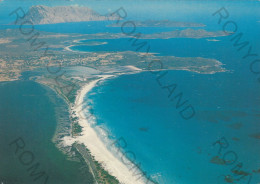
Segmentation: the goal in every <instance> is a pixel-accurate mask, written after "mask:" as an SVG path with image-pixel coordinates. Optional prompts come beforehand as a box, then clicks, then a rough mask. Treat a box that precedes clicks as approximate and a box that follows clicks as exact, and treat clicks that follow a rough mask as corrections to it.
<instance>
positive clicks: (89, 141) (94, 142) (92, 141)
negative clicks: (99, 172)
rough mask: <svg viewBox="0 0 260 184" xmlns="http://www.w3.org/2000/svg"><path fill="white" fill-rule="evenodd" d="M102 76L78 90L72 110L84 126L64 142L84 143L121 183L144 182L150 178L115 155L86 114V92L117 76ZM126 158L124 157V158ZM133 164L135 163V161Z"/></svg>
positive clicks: (104, 167)
mask: <svg viewBox="0 0 260 184" xmlns="http://www.w3.org/2000/svg"><path fill="white" fill-rule="evenodd" d="M100 76H101V78H100V79H97V80H94V81H91V82H89V83H88V84H86V85H85V86H83V87H82V88H81V89H80V90H79V91H78V93H77V96H76V101H75V104H74V105H73V106H72V107H70V111H71V112H75V115H74V117H77V118H78V124H79V125H80V126H81V127H82V132H81V135H79V136H76V137H64V138H63V142H64V144H65V145H72V144H73V143H81V144H84V146H85V147H86V148H87V149H89V150H90V153H91V155H92V156H93V157H94V158H95V160H96V161H97V162H98V163H100V164H101V165H102V167H103V169H104V170H106V171H107V172H108V173H109V174H110V175H112V176H114V177H116V178H117V179H118V180H119V181H120V183H122V184H144V183H145V179H146V180H148V179H147V178H146V177H145V176H143V175H142V176H140V175H138V174H136V173H142V171H138V170H136V169H133V170H132V169H130V168H128V167H127V166H126V165H125V164H124V163H123V162H122V161H121V160H120V159H119V158H118V157H117V156H116V155H114V154H113V152H112V151H110V150H109V149H108V148H107V146H106V144H105V143H104V142H103V141H102V140H101V138H100V137H99V135H98V133H97V132H96V130H95V129H94V128H92V127H91V122H90V121H89V120H88V118H87V117H86V115H85V114H84V111H83V108H84V107H83V104H84V97H85V96H86V94H87V93H89V92H90V91H91V90H92V89H93V88H94V87H95V86H96V85H97V83H98V82H100V81H104V80H106V79H108V78H111V77H115V75H100ZM82 111H83V112H82ZM121 155H122V153H121ZM125 159H126V158H124V160H125ZM127 160H128V162H131V161H129V159H127ZM132 164H133V165H134V163H132ZM132 164H131V165H132ZM146 183H147V182H146ZM148 183H149V182H148ZM151 183H152V182H151Z"/></svg>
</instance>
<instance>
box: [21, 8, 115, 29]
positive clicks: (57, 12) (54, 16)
mask: <svg viewBox="0 0 260 184" xmlns="http://www.w3.org/2000/svg"><path fill="white" fill-rule="evenodd" d="M115 19H116V17H115V16H110V15H100V14H99V13H97V12H95V11H94V10H92V9H90V8H88V7H77V6H57V7H48V6H43V5H37V6H32V7H31V8H30V9H29V11H28V13H27V14H26V17H25V18H24V19H21V20H20V21H18V23H17V24H19V23H22V22H24V21H29V22H32V24H34V25H39V24H56V23H67V22H85V21H105V20H115Z"/></svg>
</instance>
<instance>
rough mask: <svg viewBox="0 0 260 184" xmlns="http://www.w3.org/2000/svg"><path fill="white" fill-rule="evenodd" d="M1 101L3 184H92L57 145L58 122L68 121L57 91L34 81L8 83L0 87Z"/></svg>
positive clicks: (0, 124)
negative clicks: (55, 141)
mask: <svg viewBox="0 0 260 184" xmlns="http://www.w3.org/2000/svg"><path fill="white" fill-rule="evenodd" d="M0 101H1V106H0V113H1V116H0V135H1V139H0V146H1V150H0V155H1V158H5V159H1V162H0V163H1V164H0V179H1V180H0V181H1V182H4V183H45V182H46V183H57V184H62V183H63V184H71V183H75V184H80V183H83V182H86V183H89V182H93V178H92V176H91V174H90V173H89V172H88V170H87V171H86V170H85V171H84V172H82V169H81V167H82V165H81V164H80V163H79V162H75V161H70V160H68V158H67V156H66V155H64V154H63V153H62V152H61V150H59V149H58V148H57V147H56V146H55V144H54V141H53V137H54V134H55V132H56V129H57V124H58V121H61V120H62V121H63V122H65V121H66V120H67V119H68V118H69V114H68V112H66V110H65V112H64V110H60V107H62V108H64V109H67V107H66V104H65V102H64V101H63V100H62V99H60V97H58V96H57V95H56V94H55V92H53V91H52V90H50V89H49V88H46V87H44V86H42V85H40V84H38V83H35V82H32V81H16V82H6V83H2V84H0ZM67 121H68V120H67ZM37 163H38V164H39V165H38V166H37ZM41 172H43V173H45V174H43V176H41ZM39 173H40V175H39ZM47 178H48V179H47Z"/></svg>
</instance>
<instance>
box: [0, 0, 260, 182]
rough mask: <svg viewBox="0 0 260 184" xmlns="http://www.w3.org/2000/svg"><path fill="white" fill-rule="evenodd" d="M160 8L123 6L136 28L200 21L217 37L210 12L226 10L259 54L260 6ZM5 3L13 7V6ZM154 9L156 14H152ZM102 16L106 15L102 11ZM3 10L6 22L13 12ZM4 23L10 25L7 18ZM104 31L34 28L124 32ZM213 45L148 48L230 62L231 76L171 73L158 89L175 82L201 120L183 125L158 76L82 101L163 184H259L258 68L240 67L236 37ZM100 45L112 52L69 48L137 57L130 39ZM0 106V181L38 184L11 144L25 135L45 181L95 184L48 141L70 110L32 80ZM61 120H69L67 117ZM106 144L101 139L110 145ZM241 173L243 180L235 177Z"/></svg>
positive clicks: (4, 96) (63, 27)
mask: <svg viewBox="0 0 260 184" xmlns="http://www.w3.org/2000/svg"><path fill="white" fill-rule="evenodd" d="M102 2H103V1H102ZM158 2H160V1H158ZM158 2H154V7H153V8H151V6H152V4H153V3H146V5H147V4H148V5H147V7H148V8H149V10H147V11H145V12H144V11H143V10H142V8H136V6H133V5H131V6H130V5H129V4H131V3H126V4H127V5H129V6H130V7H128V6H126V7H125V8H126V9H127V10H128V11H129V12H132V13H129V18H130V19H132V20H135V19H141V18H142V19H149V18H153V17H156V16H157V17H156V19H158V20H162V19H170V20H175V21H176V20H177V21H188V20H189V21H193V22H199V23H204V24H206V25H207V27H205V29H207V30H209V31H213V30H221V29H222V27H221V25H218V24H217V18H216V17H213V16H212V13H214V12H215V11H216V10H218V9H219V8H221V7H222V6H226V8H228V10H229V12H230V20H233V21H235V22H236V23H237V24H238V26H239V31H241V32H242V33H243V35H244V37H243V39H245V40H248V41H249V42H250V44H251V45H252V48H253V50H254V51H255V52H256V53H259V49H260V37H259V28H260V24H259V22H257V21H259V20H260V16H259V13H257V11H256V8H254V7H259V4H257V3H259V2H246V1H244V2H243V1H238V2H231V1H230V2H229V1H218V2H212V4H211V3H210V2H202V1H201V2H200V3H198V2H197V3H198V4H199V6H198V5H197V4H196V2H188V3H187V2H186V3H183V2H175V3H173V2H171V1H169V2H168V1H167V3H166V4H167V5H171V6H168V7H165V6H162V5H161V6H158V5H159V4H160V3H158ZM5 3H7V4H8V1H5ZM24 3H25V4H26V2H24ZM34 3H36V2H34V1H30V3H28V4H30V5H31V4H34ZM68 3H69V2H68ZM117 3H118V1H115V2H114V3H113V5H112V7H111V8H112V9H113V10H114V9H116V8H119V7H120V5H121V4H120V3H119V4H117ZM182 3H183V4H182ZM56 4H58V3H57V2H56ZM56 4H55V5H56ZM108 4H109V3H106V6H109V5H108ZM143 4H145V2H143V3H142V5H143ZM175 5H177V6H176V8H175ZM9 6H11V5H10V3H9ZM23 6H27V5H23ZM99 7H101V6H99ZM102 7H105V6H102ZM140 7H144V6H141V5H140ZM205 7H206V8H205ZM92 8H95V5H93V7H92ZM128 8H129V9H128ZM135 8H136V9H135ZM155 9H156V10H157V9H158V10H157V11H154V10H155ZM162 9H163V10H164V9H165V11H161V10H162ZM242 9H243V10H244V11H241V10H242ZM99 10H100V11H103V8H99ZM175 10H176V11H175ZM3 12H4V15H8V13H10V7H9V9H8V10H5V11H3ZM136 12H137V13H136ZM155 12H156V14H155ZM0 15H3V13H2V12H1V13H0ZM194 15H196V16H194ZM8 18H9V20H11V17H8ZM9 22H10V21H9ZM5 23H6V22H5ZM106 25H107V23H97V22H92V23H66V24H57V25H41V26H36V28H37V29H39V30H41V31H49V32H58V33H81V34H83V33H85V34H92V33H96V32H112V33H120V31H121V29H120V28H108V27H105V26H106ZM6 28H17V27H15V26H10V25H1V26H0V29H6ZM173 29H176V28H137V31H138V32H141V33H144V34H145V33H154V32H161V31H171V30H173ZM216 39H217V40H220V41H219V42H210V41H208V40H207V39H204V38H203V39H187V38H185V39H183V38H180V39H167V40H162V39H152V40H145V41H147V42H148V43H149V44H150V46H151V52H155V53H158V54H159V55H174V56H178V57H205V58H214V59H217V60H219V61H221V62H222V63H223V64H225V65H224V67H225V68H226V69H227V70H228V72H226V73H216V74H213V75H204V74H203V75H202V74H197V73H192V72H188V71H168V73H167V74H166V75H165V76H164V77H163V78H161V79H160V82H161V84H162V86H165V85H170V84H176V86H177V87H176V90H175V91H174V94H178V93H181V92H182V93H183V100H188V101H189V102H188V103H189V104H191V105H192V106H193V107H194V109H195V112H196V113H195V115H194V117H193V118H192V119H190V120H184V119H183V118H182V117H181V116H180V109H178V108H176V101H171V99H170V98H168V95H169V92H168V91H167V89H166V88H162V86H160V85H159V84H158V79H157V77H158V75H155V74H152V73H151V72H149V71H146V72H142V73H138V74H132V75H122V76H119V77H116V78H112V79H108V80H106V81H104V82H101V83H99V85H98V86H97V87H95V88H94V89H93V90H92V91H91V92H90V94H88V95H87V96H86V97H85V101H86V102H87V103H88V104H89V106H90V107H91V109H90V112H91V114H92V115H94V116H95V117H96V120H95V122H94V123H95V125H96V127H98V126H101V127H103V128H105V129H107V130H108V131H109V132H110V133H111V135H112V136H110V137H109V139H111V140H117V139H120V138H123V139H124V140H125V142H126V146H124V147H125V148H124V149H123V152H126V151H130V152H132V153H134V155H135V156H136V159H135V160H134V161H135V162H136V163H139V164H140V165H141V169H142V170H143V171H144V172H146V173H147V175H148V176H151V178H153V179H154V180H156V181H158V182H159V183H160V184H174V183H178V184H227V183H231V182H230V179H231V177H233V176H235V177H234V178H235V179H237V180H235V181H233V183H236V184H249V183H250V184H257V183H259V181H260V174H259V169H260V163H259V155H260V146H259V144H260V143H259V133H260V128H259V122H260V96H259V94H260V93H259V92H260V84H259V81H258V78H259V75H256V74H253V73H252V72H251V71H250V69H249V67H250V62H252V60H250V59H247V60H244V59H242V57H243V56H244V55H245V54H246V51H245V50H241V51H237V47H234V45H233V44H234V43H233V42H231V41H230V37H221V38H216ZM92 41H93V40H92ZM94 41H101V42H107V43H108V44H106V45H99V46H77V47H74V48H73V49H75V50H78V51H126V50H131V51H135V49H136V48H134V47H132V46H131V42H129V41H128V39H119V40H113V39H112V40H94ZM54 99H55V100H54ZM53 100H54V101H53ZM0 103H1V106H0V112H1V113H0V114H1V116H0V120H1V121H0V127H1V128H0V134H1V139H0V145H1V148H2V149H1V150H0V156H1V158H6V159H1V164H0V174H3V176H5V178H4V179H5V180H8V179H9V180H10V179H13V178H15V179H16V178H17V180H18V181H20V183H32V182H36V183H37V181H33V177H31V176H30V175H29V173H28V171H27V169H28V168H29V167H27V166H24V165H22V164H21V163H20V161H19V157H17V156H15V154H14V153H15V149H14V147H11V146H10V145H9V143H10V142H12V141H13V140H15V139H17V138H19V137H21V138H22V139H23V140H24V142H25V143H26V147H25V148H26V150H28V151H30V152H32V153H33V155H34V156H35V161H37V162H39V163H40V167H41V168H42V170H43V171H46V173H47V174H48V175H49V183H55V184H56V183H68V184H70V183H83V182H82V181H84V182H85V181H86V182H85V183H92V178H91V176H90V175H89V173H88V172H85V173H81V172H79V168H80V167H81V165H79V163H76V162H72V161H69V160H67V159H66V157H65V155H64V154H63V153H62V152H61V151H60V150H58V148H56V147H55V144H54V143H53V142H52V138H53V135H54V133H55V129H56V126H57V123H58V121H57V116H58V115H57V111H55V108H56V107H57V106H59V107H65V104H64V102H62V101H60V100H58V98H57V96H56V94H54V93H53V92H52V91H50V90H48V89H46V88H45V87H42V86H41V85H39V84H36V83H34V82H29V81H26V80H24V81H17V82H10V83H1V84H0ZM63 116H64V117H67V118H68V114H63ZM100 136H101V138H102V139H104V140H105V137H102V135H100ZM214 143H215V144H214ZM108 147H109V144H108ZM220 148H221V149H220ZM216 156H219V158H224V159H225V160H226V163H224V164H223V163H221V161H219V160H218V162H217V161H216ZM214 158H215V160H214ZM130 159H131V158H130ZM214 162H215V163H214ZM216 162H217V163H219V164H216ZM233 162H234V163H233ZM14 168H15V169H14ZM25 168H26V169H25ZM240 170H241V171H243V172H238V171H240ZM0 176H1V175H0ZM225 176H226V178H225ZM238 179H240V180H238ZM0 181H1V180H0ZM38 182H39V183H40V181H38ZM18 183H19V182H18Z"/></svg>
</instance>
